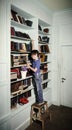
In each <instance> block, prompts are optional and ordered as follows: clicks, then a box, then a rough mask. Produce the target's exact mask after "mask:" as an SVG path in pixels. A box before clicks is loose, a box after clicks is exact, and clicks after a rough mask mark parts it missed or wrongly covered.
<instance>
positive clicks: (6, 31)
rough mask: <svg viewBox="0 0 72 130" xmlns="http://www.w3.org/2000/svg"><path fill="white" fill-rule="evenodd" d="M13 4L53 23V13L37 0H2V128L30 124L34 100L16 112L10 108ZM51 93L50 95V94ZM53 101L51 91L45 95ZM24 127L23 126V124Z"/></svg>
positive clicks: (0, 33)
mask: <svg viewBox="0 0 72 130" xmlns="http://www.w3.org/2000/svg"><path fill="white" fill-rule="evenodd" d="M11 4H14V5H16V6H17V7H19V8H21V9H23V10H24V11H26V12H29V13H30V14H32V15H34V16H35V17H36V18H37V19H38V18H40V19H42V20H43V21H46V22H48V23H49V24H52V14H51V12H50V11H47V10H46V9H45V8H44V7H43V6H41V4H40V3H39V4H38V2H36V1H35V0H26V1H24V0H0V48H1V50H0V97H1V98H0V129H1V130H15V129H21V128H22V129H24V128H26V127H27V125H28V124H29V119H30V118H29V117H30V106H31V104H32V102H33V101H34V100H32V101H31V102H30V104H29V105H26V106H25V107H24V109H23V108H21V109H20V110H17V111H16V112H11V110H10V8H11ZM48 95H49V96H48ZM44 98H45V99H46V100H50V101H51V92H50V91H49V92H48V93H46V95H44ZM23 125H24V127H21V126H23Z"/></svg>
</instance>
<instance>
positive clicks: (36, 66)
mask: <svg viewBox="0 0 72 130" xmlns="http://www.w3.org/2000/svg"><path fill="white" fill-rule="evenodd" d="M30 56H31V64H32V66H30V65H29V64H27V66H28V68H29V69H30V70H31V71H32V75H33V78H32V82H33V86H34V90H35V98H36V103H37V104H39V105H41V104H42V103H43V92H42V86H41V82H42V80H41V74H40V58H39V52H38V50H32V51H31V54H30Z"/></svg>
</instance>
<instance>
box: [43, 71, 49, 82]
mask: <svg viewBox="0 0 72 130" xmlns="http://www.w3.org/2000/svg"><path fill="white" fill-rule="evenodd" d="M46 79H48V72H47V73H44V74H42V80H46Z"/></svg>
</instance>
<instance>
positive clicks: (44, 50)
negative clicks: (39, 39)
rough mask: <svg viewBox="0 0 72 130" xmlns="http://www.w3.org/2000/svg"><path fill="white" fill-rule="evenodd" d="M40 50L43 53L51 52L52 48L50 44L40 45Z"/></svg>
mask: <svg viewBox="0 0 72 130" xmlns="http://www.w3.org/2000/svg"><path fill="white" fill-rule="evenodd" d="M39 52H43V53H50V49H49V47H48V45H47V44H46V45H39Z"/></svg>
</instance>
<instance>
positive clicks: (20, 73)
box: [10, 5, 34, 109]
mask: <svg viewBox="0 0 72 130" xmlns="http://www.w3.org/2000/svg"><path fill="white" fill-rule="evenodd" d="M33 18H34V17H33V16H32V15H30V14H28V13H27V12H24V11H22V10H21V9H19V8H17V7H15V6H14V5H12V6H11V27H10V28H11V41H10V46H11V49H10V50H11V56H10V57H11V86H10V92H11V99H10V100H11V109H16V108H19V107H20V106H22V105H24V104H27V103H28V102H29V97H31V95H32V94H31V90H32V89H33V86H32V76H31V74H30V73H29V71H28V68H27V66H26V63H27V62H30V61H29V57H28V55H29V53H30V51H31V50H32V49H33V44H34V43H33V40H32V37H31V33H30V31H31V30H33Z"/></svg>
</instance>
